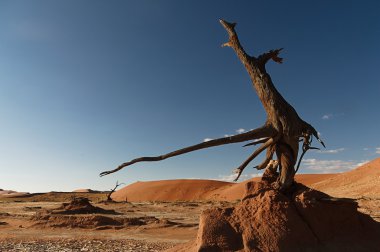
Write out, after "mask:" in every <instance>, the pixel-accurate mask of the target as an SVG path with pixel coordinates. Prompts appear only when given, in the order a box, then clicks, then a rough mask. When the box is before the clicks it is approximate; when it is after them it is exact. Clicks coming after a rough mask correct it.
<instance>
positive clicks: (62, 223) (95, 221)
mask: <svg viewBox="0 0 380 252" xmlns="http://www.w3.org/2000/svg"><path fill="white" fill-rule="evenodd" d="M32 220H33V221H35V223H34V225H33V227H45V228H46V227H52V228H85V229H97V230H101V229H122V228H126V227H130V226H143V225H148V224H155V225H156V224H157V223H160V220H159V219H157V218H155V217H151V216H144V217H132V218H123V217H114V216H111V217H110V216H104V215H94V214H91V215H56V214H46V213H45V214H43V213H42V214H41V213H38V214H36V215H35V216H33V217H32Z"/></svg>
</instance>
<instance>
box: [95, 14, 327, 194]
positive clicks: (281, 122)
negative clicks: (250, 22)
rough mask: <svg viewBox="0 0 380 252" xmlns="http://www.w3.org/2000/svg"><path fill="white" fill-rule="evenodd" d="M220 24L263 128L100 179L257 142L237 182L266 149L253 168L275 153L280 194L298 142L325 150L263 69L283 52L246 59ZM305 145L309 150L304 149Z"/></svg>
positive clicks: (231, 29) (230, 26)
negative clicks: (188, 155)
mask: <svg viewBox="0 0 380 252" xmlns="http://www.w3.org/2000/svg"><path fill="white" fill-rule="evenodd" d="M220 23H221V24H222V26H223V27H224V29H225V30H226V31H227V34H228V37H229V39H228V42H226V43H224V44H223V45H222V46H223V47H225V46H226V47H231V48H232V49H233V50H234V51H235V53H236V55H237V57H238V58H239V60H240V61H241V62H242V64H243V65H244V67H245V69H246V70H247V72H248V75H249V77H250V79H251V82H252V84H253V87H254V89H255V91H256V93H257V95H258V97H259V99H260V101H261V103H262V104H263V107H264V109H265V111H266V114H267V121H266V122H265V125H264V126H262V127H260V128H257V129H254V130H251V131H249V132H246V133H243V134H239V135H235V136H231V137H225V138H219V139H215V140H211V141H208V142H203V143H200V144H196V145H193V146H190V147H186V148H183V149H179V150H176V151H173V152H170V153H167V154H164V155H160V156H155V157H140V158H136V159H133V160H132V161H129V162H126V163H123V164H121V165H120V166H119V167H117V168H116V169H114V170H111V171H105V172H102V173H101V174H100V176H104V175H107V174H110V173H114V172H116V171H119V170H121V169H123V168H124V167H126V166H129V165H132V164H134V163H137V162H142V161H160V160H164V159H166V158H169V157H174V156H178V155H182V154H185V153H188V152H191V151H195V150H200V149H204V148H209V147H214V146H219V145H224V144H230V143H238V142H243V141H249V140H255V139H256V141H254V142H252V143H249V144H247V145H246V146H249V145H255V144H258V143H263V144H262V145H261V146H260V147H259V148H258V149H257V150H256V151H255V152H254V153H253V154H252V155H251V156H250V157H249V158H248V159H247V160H246V161H245V162H244V163H243V164H242V165H241V166H239V167H238V168H237V169H236V170H235V171H236V172H237V174H238V175H237V178H236V180H237V179H238V178H239V176H240V174H241V173H242V172H243V170H244V168H245V167H246V166H247V165H248V164H249V163H250V162H251V161H252V160H253V159H254V158H255V157H256V156H257V155H258V154H260V153H261V152H262V151H263V150H265V149H267V154H266V158H265V160H264V161H263V162H262V163H261V164H260V165H258V166H256V168H257V169H263V168H265V167H266V166H267V164H268V163H269V161H270V160H271V159H272V157H273V155H274V153H276V156H277V159H278V160H277V161H278V164H279V169H280V176H279V178H278V182H277V183H278V188H279V189H280V190H287V189H288V188H289V187H290V186H291V185H292V183H293V181H294V175H295V172H296V171H295V169H294V166H295V164H296V161H297V156H298V148H299V146H298V145H299V141H300V140H301V139H303V140H304V146H303V149H304V150H305V148H306V149H312V147H310V146H309V145H310V142H311V137H312V136H315V137H316V138H317V139H318V141H319V142H320V143H321V144H322V145H323V146H324V143H323V142H322V141H321V139H320V138H319V136H318V133H317V131H316V130H315V129H314V127H313V126H311V125H310V124H309V123H307V122H305V121H303V120H302V119H301V118H300V117H299V116H298V114H297V112H296V110H295V109H294V108H293V107H292V106H291V105H290V104H289V103H288V102H287V101H286V100H285V99H284V97H282V95H281V94H280V93H279V92H278V90H277V89H276V87H275V86H274V84H273V82H272V79H271V78H270V76H269V74H268V73H267V71H266V69H265V65H266V63H267V62H268V61H270V60H273V61H274V62H277V63H282V61H283V59H282V58H281V57H279V53H280V51H281V50H282V48H281V49H275V50H270V51H269V52H266V53H263V54H261V55H260V56H258V57H254V56H251V55H248V54H247V53H246V52H245V51H244V49H243V47H242V45H241V44H240V41H239V38H238V35H237V33H236V31H235V26H236V23H229V22H227V21H224V20H220ZM257 139H258V140H257ZM305 144H306V145H307V147H308V148H307V147H305ZM304 152H306V151H304ZM303 154H304V153H303ZM303 154H302V156H303Z"/></svg>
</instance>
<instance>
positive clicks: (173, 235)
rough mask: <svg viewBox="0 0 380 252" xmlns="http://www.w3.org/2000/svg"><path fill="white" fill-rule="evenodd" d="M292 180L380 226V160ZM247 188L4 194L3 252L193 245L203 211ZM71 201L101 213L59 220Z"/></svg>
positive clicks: (165, 185) (0, 205) (138, 187)
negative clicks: (351, 202)
mask: <svg viewBox="0 0 380 252" xmlns="http://www.w3.org/2000/svg"><path fill="white" fill-rule="evenodd" d="M252 180H253V181H257V180H259V178H255V179H252ZM296 181H298V182H301V183H304V184H306V185H307V186H310V187H312V188H316V189H318V190H321V191H323V192H326V193H328V194H331V195H332V196H334V197H344V198H354V199H355V200H356V201H357V202H358V203H359V211H361V212H363V213H366V214H368V215H370V216H371V217H372V218H373V219H374V220H376V221H378V222H380V189H379V188H380V159H376V160H373V161H372V162H370V163H367V164H365V165H364V166H361V167H359V168H357V169H355V170H352V171H349V172H346V173H342V174H319V175H315V174H314V175H313V174H308V175H306V174H301V175H297V177H296ZM248 182H249V181H244V182H241V183H228V182H221V181H210V180H166V181H153V182H137V183H134V184H132V185H129V186H126V187H124V188H122V189H120V190H119V191H117V192H116V193H115V194H114V199H116V200H120V201H121V202H119V203H107V202H104V200H105V199H106V195H107V193H101V192H91V191H90V192H86V190H80V192H71V193H63V192H50V193H39V194H24V195H22V194H21V195H20V194H15V195H14V196H13V197H10V195H8V194H9V193H3V194H7V196H6V197H0V251H162V250H165V249H168V248H171V247H173V246H175V245H177V244H179V243H185V242H188V241H191V240H194V239H195V237H196V234H197V230H198V223H199V216H200V214H201V213H202V211H204V210H206V209H210V208H212V207H215V206H216V207H231V206H234V205H236V204H237V203H238V202H240V199H241V198H242V196H243V195H244V191H245V187H246V185H247V183H248ZM88 191H89V190H88ZM12 193H13V192H12ZM75 197H76V198H78V197H86V198H88V199H90V200H91V202H92V204H93V205H94V206H96V207H100V208H102V209H104V210H105V211H103V212H100V213H86V214H70V213H65V214H63V213H62V203H64V202H66V203H67V202H70V201H71V200H72V199H73V198H75ZM126 199H127V202H126ZM53 209H61V210H60V213H59V214H57V213H58V212H59V211H58V210H53ZM107 210H114V211H113V212H112V211H111V212H110V211H107ZM63 212H65V211H63Z"/></svg>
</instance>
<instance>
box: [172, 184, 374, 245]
mask: <svg viewBox="0 0 380 252" xmlns="http://www.w3.org/2000/svg"><path fill="white" fill-rule="evenodd" d="M379 225H380V224H379V223H377V222H375V221H373V219H371V218H370V217H369V216H367V215H365V214H362V213H360V212H358V211H357V203H356V202H354V201H352V200H349V199H336V198H331V197H330V196H328V195H327V194H324V193H321V192H319V191H316V190H313V189H310V188H308V187H305V186H303V185H302V184H295V186H294V190H293V191H292V192H291V193H288V195H284V194H283V193H281V192H279V191H277V190H274V189H273V188H272V186H271V184H269V183H264V182H249V183H247V185H246V196H245V198H244V199H243V200H242V202H241V203H239V204H237V205H236V206H235V207H232V208H214V209H209V210H206V211H205V212H203V213H202V215H201V218H200V225H199V231H198V235H197V239H196V241H192V242H190V243H187V244H185V245H182V246H179V247H175V248H173V249H172V250H170V251H378V249H379V240H378V237H380V236H379V235H380V227H379Z"/></svg>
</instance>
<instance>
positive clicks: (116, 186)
mask: <svg viewBox="0 0 380 252" xmlns="http://www.w3.org/2000/svg"><path fill="white" fill-rule="evenodd" d="M121 185H124V183H120V184H119V181H116V185H115V187H114V188H113V189H111V191H110V192H109V194H108V195H107V201H112V199H111V194H113V193H114V192H115V191H116V189H117V188H118V187H119V186H121Z"/></svg>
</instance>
